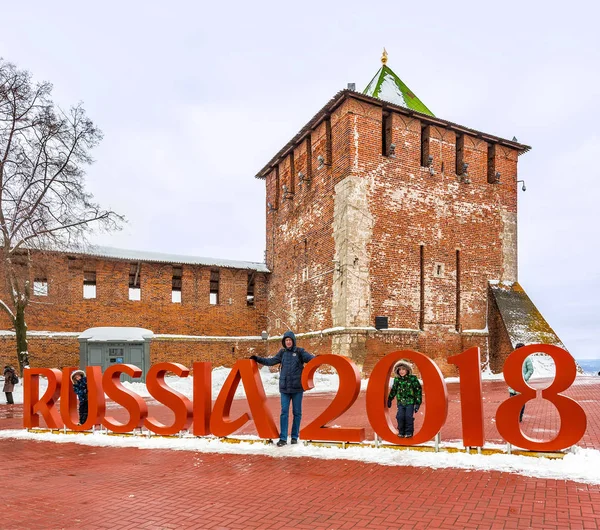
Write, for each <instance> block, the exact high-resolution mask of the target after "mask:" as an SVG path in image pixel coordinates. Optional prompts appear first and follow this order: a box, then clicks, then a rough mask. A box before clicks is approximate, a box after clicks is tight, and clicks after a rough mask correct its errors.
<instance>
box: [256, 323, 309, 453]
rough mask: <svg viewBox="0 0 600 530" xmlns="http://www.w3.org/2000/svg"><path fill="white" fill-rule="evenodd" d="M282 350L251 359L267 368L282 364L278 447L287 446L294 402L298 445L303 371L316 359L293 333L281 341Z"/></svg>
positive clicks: (293, 432)
mask: <svg viewBox="0 0 600 530" xmlns="http://www.w3.org/2000/svg"><path fill="white" fill-rule="evenodd" d="M281 344H282V345H283V348H281V349H280V350H279V351H278V352H277V353H276V354H275V355H274V356H273V357H257V356H256V355H252V357H250V359H252V360H254V361H256V362H257V363H260V364H264V365H266V366H275V365H276V364H281V372H280V373H279V392H280V393H281V416H280V420H279V422H280V434H279V441H278V442H277V447H282V446H284V445H286V444H287V437H288V418H289V414H290V401H291V402H292V411H293V413H294V420H293V421H292V443H293V444H297V443H298V436H299V435H300V420H301V419H302V395H303V393H304V388H302V370H303V368H304V363H307V362H309V361H310V360H311V359H314V357H315V356H314V355H311V354H310V353H308V352H307V351H306V350H304V349H303V348H298V347H297V346H296V336H295V335H294V333H293V332H291V331H286V332H285V333H284V334H283V339H281Z"/></svg>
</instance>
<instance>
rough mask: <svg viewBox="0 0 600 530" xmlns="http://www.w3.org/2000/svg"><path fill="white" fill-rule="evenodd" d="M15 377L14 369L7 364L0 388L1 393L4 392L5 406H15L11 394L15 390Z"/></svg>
mask: <svg viewBox="0 0 600 530" xmlns="http://www.w3.org/2000/svg"><path fill="white" fill-rule="evenodd" d="M16 376H17V374H16V372H15V369H14V368H13V367H12V366H10V365H8V364H7V365H6V366H5V367H4V386H3V387H2V392H4V395H5V396H6V404H7V405H14V404H15V402H14V400H13V395H12V393H13V390H14V389H15V379H16Z"/></svg>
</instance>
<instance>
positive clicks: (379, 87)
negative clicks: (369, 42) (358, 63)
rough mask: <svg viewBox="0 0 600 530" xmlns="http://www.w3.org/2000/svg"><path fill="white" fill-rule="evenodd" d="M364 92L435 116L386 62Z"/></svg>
mask: <svg viewBox="0 0 600 530" xmlns="http://www.w3.org/2000/svg"><path fill="white" fill-rule="evenodd" d="M385 59H386V61H387V54H385ZM382 61H383V59H382ZM363 94H365V95H367V96H371V97H374V98H377V99H381V100H383V101H388V102H389V103H394V104H396V105H400V106H402V107H406V108H407V109H412V110H414V111H416V112H421V113H423V114H429V115H430V116H434V114H433V112H431V111H430V110H429V109H428V108H427V107H426V106H425V105H424V104H423V102H422V101H421V100H420V99H419V98H418V97H417V96H415V95H414V93H413V92H412V90H410V88H408V87H407V86H406V85H405V84H404V83H403V82H402V80H401V79H400V78H399V77H398V76H397V75H396V74H395V73H394V72H393V70H392V69H391V68H389V67H388V66H387V65H386V64H385V63H384V64H383V66H382V67H381V68H380V69H379V71H378V72H377V73H376V74H375V77H374V78H373V79H372V80H371V82H370V83H369V85H368V86H367V88H365V89H364V90H363Z"/></svg>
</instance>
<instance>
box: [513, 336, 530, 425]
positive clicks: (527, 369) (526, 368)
mask: <svg viewBox="0 0 600 530" xmlns="http://www.w3.org/2000/svg"><path fill="white" fill-rule="evenodd" d="M523 346H525V344H523V343H522V342H518V343H517V345H516V346H515V350H518V349H519V348H522V347H523ZM532 375H533V363H532V362H531V359H530V358H529V357H527V359H525V362H524V363H523V380H524V381H525V382H527V381H529V379H530V378H531V376H532ZM508 393H509V395H510V397H514V396H516V395H517V394H518V392H517V391H516V390H513V389H512V388H510V387H508ZM524 414H525V405H523V408H522V409H521V412H520V414H519V422H522V421H523V415H524Z"/></svg>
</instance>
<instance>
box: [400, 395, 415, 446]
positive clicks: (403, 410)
mask: <svg viewBox="0 0 600 530" xmlns="http://www.w3.org/2000/svg"><path fill="white" fill-rule="evenodd" d="M414 412H415V406H414V405H400V403H398V412H397V413H396V420H397V421H398V434H399V435H400V436H405V437H407V438H408V437H411V436H412V435H413V433H414V430H415V418H414Z"/></svg>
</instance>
